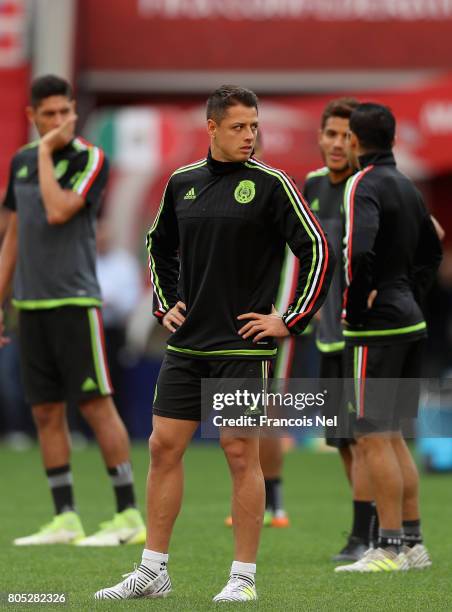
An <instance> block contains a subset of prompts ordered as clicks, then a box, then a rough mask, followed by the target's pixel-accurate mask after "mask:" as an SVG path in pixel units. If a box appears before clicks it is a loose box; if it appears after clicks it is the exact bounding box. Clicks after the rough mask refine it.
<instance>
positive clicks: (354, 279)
mask: <svg viewBox="0 0 452 612" xmlns="http://www.w3.org/2000/svg"><path fill="white" fill-rule="evenodd" d="M360 165H361V168H362V170H361V171H360V172H358V173H357V174H355V175H354V176H352V177H350V179H349V180H348V182H347V186H346V189H345V196H344V208H345V213H346V235H345V249H344V256H345V258H344V265H345V278H346V284H347V289H346V291H345V296H344V307H345V313H344V316H345V319H346V321H347V325H346V328H345V330H344V335H345V338H346V340H347V341H348V342H351V343H354V344H359V343H366V344H367V343H369V342H383V343H386V344H387V343H393V342H401V341H409V340H414V339H416V338H417V337H420V336H423V335H425V334H426V323H425V321H424V317H423V314H422V310H421V306H422V302H423V299H424V297H425V295H426V293H427V291H428V289H429V288H430V286H431V283H432V282H433V280H434V278H435V274H436V271H437V269H438V267H439V264H440V262H441V256H442V250H441V245H440V242H439V239H438V237H437V234H436V231H435V228H434V226H433V223H432V221H431V218H430V214H429V212H428V211H427V209H426V207H425V204H424V202H423V199H422V196H421V194H420V193H419V191H418V190H417V189H416V187H415V186H414V185H413V183H412V182H411V181H410V180H409V179H408V178H407V177H406V176H404V175H403V174H402V173H401V172H399V171H398V170H397V168H396V164H395V160H394V156H393V155H392V153H391V152H389V151H388V152H386V153H372V154H368V155H364V156H363V157H361V158H360ZM372 289H376V290H377V291H378V294H377V297H376V299H375V302H374V303H373V306H372V308H370V309H368V308H367V298H368V295H369V293H370V292H371V291H372Z"/></svg>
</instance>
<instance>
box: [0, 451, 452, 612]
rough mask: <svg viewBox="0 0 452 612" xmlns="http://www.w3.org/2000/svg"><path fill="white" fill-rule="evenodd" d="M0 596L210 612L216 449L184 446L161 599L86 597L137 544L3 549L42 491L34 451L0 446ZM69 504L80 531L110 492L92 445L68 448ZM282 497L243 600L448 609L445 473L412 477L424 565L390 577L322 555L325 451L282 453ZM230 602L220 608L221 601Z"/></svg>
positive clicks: (22, 530)
mask: <svg viewBox="0 0 452 612" xmlns="http://www.w3.org/2000/svg"><path fill="white" fill-rule="evenodd" d="M147 460H148V459H147V448H146V445H136V446H135V447H134V448H133V461H134V467H135V479H136V483H137V491H138V494H139V498H140V502H141V506H143V497H144V483H145V476H146V472H147ZM0 465H1V497H0V499H1V502H0V505H1V508H2V512H1V519H2V520H1V530H0V568H1V572H0V592H3V593H5V592H16V593H20V592H22V593H30V592H35V593H36V592H38V593H44V592H47V593H58V592H66V593H68V598H69V603H68V604H67V605H65V606H62V605H52V606H49V605H38V606H36V605H35V606H34V605H33V604H29V605H19V604H15V605H13V604H10V605H8V604H5V603H2V604H0V607H2V606H3V607H2V609H8V610H30V609H33V608H34V607H37V608H39V609H40V610H44V609H45V610H50V609H52V610H55V609H59V608H61V609H66V610H67V609H70V610H72V609H74V610H86V611H91V610H105V611H107V610H108V612H110V610H121V611H122V610H141V609H143V610H144V609H147V610H149V609H151V608H155V609H156V610H177V611H178V612H180V611H184V612H185V611H190V612H191V611H193V612H195V611H196V612H198V611H199V610H209V609H212V608H214V607H215V606H214V604H212V603H211V598H212V596H213V595H215V594H216V593H217V592H218V591H219V590H220V589H221V588H222V587H223V585H224V583H225V581H226V579H227V575H228V570H229V566H230V563H231V560H232V537H231V531H230V530H229V529H227V528H226V527H223V519H224V517H225V516H226V514H227V513H228V507H229V493H230V483H229V477H228V473H227V468H226V464H225V461H224V458H223V455H222V453H221V451H220V449H219V448H218V447H217V446H216V445H214V444H212V445H210V444H209V445H199V446H196V445H194V446H192V447H191V448H190V449H189V451H188V453H187V456H186V460H185V467H186V487H185V499H184V505H183V509H182V513H181V515H180V517H179V520H178V522H177V524H176V529H175V532H174V537H173V542H172V546H171V550H170V564H169V568H170V572H171V578H172V581H173V588H174V591H173V593H172V594H171V596H170V597H169V598H168V599H166V600H157V601H153V600H144V601H142V600H135V601H131V602H124V603H121V602H119V603H116V602H111V601H109V602H94V601H93V599H92V595H93V593H94V591H95V590H96V589H98V588H100V587H104V586H108V585H111V584H114V583H116V582H118V581H119V579H120V578H121V574H123V573H125V572H128V571H131V570H132V569H133V563H134V562H139V560H140V556H141V547H139V546H124V547H120V548H104V549H101V548H98V549H79V548H76V547H73V546H50V547H36V548H33V547H27V548H15V547H13V546H12V545H11V541H12V539H13V538H14V537H16V536H22V535H26V534H28V533H31V532H33V531H34V530H35V529H36V528H37V527H38V526H40V525H41V524H43V523H45V522H47V520H48V519H49V515H50V512H51V503H50V496H49V493H48V491H47V485H46V481H45V478H44V475H43V472H42V469H41V462H40V456H39V452H38V450H37V449H34V450H32V451H28V452H24V453H17V452H15V453H14V452H12V451H10V450H7V449H5V448H2V447H0ZM72 465H73V471H74V478H75V492H76V499H77V503H78V507H79V510H80V513H81V516H82V519H83V523H84V526H85V529H86V531H87V532H92V531H93V530H94V529H95V528H96V526H97V524H98V523H99V522H100V521H102V520H105V519H107V518H110V515H112V513H113V495H112V491H111V489H110V485H109V481H108V478H107V476H106V475H105V472H104V469H103V466H102V463H101V460H100V457H99V454H98V452H97V449H96V448H94V447H93V448H88V449H85V450H83V451H76V452H74V456H73V461H72ZM285 498H286V506H287V509H288V512H289V514H290V518H291V521H292V526H291V527H290V529H283V530H272V529H265V530H264V531H263V534H262V540H261V548H260V554H259V558H258V573H257V587H258V593H259V601H258V602H253V603H250V604H245V605H246V606H247V607H254V608H258V609H260V610H272V611H278V610H281V611H285V612H286V611H288V610H300V611H305V610H306V611H313V612H314V611H315V612H318V611H323V610H325V611H327V610H328V611H330V610H341V611H342V610H344V611H349V610H360V611H368V610H379V611H384V612H386V611H387V610H397V611H398V612H403V611H405V610H406V611H418V610H419V611H426V610H429V611H430V610H432V611H435V612H436V611H437V610H449V611H450V610H452V521H451V519H452V477H451V476H423V477H422V509H423V517H422V518H423V525H424V534H425V537H426V541H427V544H428V546H429V549H430V551H431V554H432V557H433V561H434V565H433V567H432V568H431V569H429V570H424V571H421V572H414V571H411V572H408V573H401V574H398V575H397V574H391V575H386V574H377V575H370V576H366V575H359V576H356V575H351V576H340V575H335V574H334V573H333V567H334V566H333V564H332V563H331V562H330V561H329V558H330V556H331V555H332V554H334V553H336V552H337V551H338V549H339V547H340V546H341V545H342V544H343V542H344V537H343V535H342V532H343V531H345V530H347V529H348V528H349V526H350V508H351V503H350V495H349V491H348V487H347V485H346V483H345V479H344V476H343V474H342V470H341V466H340V463H339V459H338V457H337V456H336V455H335V454H318V453H313V452H310V451H306V450H296V451H293V452H292V453H290V454H289V455H287V459H286V465H285ZM3 602H4V600H3ZM232 607H234V608H236V607H237V604H236V605H234V604H222V608H226V609H231V608H232Z"/></svg>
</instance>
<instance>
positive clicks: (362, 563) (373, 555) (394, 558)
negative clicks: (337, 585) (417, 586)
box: [334, 548, 410, 574]
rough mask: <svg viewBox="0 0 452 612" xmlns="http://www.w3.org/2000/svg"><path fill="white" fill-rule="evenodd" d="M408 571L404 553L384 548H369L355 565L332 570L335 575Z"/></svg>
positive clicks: (351, 564) (341, 566) (340, 566)
mask: <svg viewBox="0 0 452 612" xmlns="http://www.w3.org/2000/svg"><path fill="white" fill-rule="evenodd" d="M408 569H410V564H409V562H408V559H407V557H406V555H405V553H403V552H401V553H399V554H397V553H396V552H392V551H391V550H388V549H385V548H370V549H369V550H368V551H367V552H366V554H365V555H364V557H362V558H361V559H360V560H359V561H356V562H355V563H350V564H348V565H339V566H338V567H336V568H335V569H334V571H335V572H336V573H345V572H359V573H361V574H362V573H374V572H400V571H406V570H408Z"/></svg>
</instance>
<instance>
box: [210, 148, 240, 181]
mask: <svg viewBox="0 0 452 612" xmlns="http://www.w3.org/2000/svg"><path fill="white" fill-rule="evenodd" d="M243 166H244V164H243V163H242V162H222V161H218V160H216V159H214V158H213V157H212V153H211V152H210V149H209V153H208V154H207V167H208V168H209V170H210V171H211V172H212V174H220V175H221V174H230V173H231V172H235V171H236V170H240V169H241V168H243Z"/></svg>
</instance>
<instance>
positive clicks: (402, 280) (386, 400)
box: [336, 103, 441, 571]
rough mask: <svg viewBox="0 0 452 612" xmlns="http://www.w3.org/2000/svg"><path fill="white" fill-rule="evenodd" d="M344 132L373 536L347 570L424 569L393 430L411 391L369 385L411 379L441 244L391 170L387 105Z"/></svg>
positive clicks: (351, 341)
mask: <svg viewBox="0 0 452 612" xmlns="http://www.w3.org/2000/svg"><path fill="white" fill-rule="evenodd" d="M350 130H351V143H350V146H351V150H352V151H354V152H355V154H356V155H357V156H358V158H359V166H360V168H361V171H360V172H358V173H357V174H355V175H354V176H353V177H351V178H350V179H349V181H348V183H347V187H346V191H345V212H346V245H345V250H344V254H345V261H344V267H345V276H346V283H347V288H346V292H345V299H344V307H345V329H344V336H345V340H346V375H347V376H348V377H350V378H354V380H355V384H354V397H353V401H352V404H353V406H354V409H355V411H356V425H355V432H356V434H357V441H358V444H359V445H361V446H362V448H363V449H364V454H365V459H366V464H367V468H368V472H369V477H370V479H371V484H372V487H373V490H374V494H375V501H376V504H377V511H378V516H379V522H380V531H379V540H378V549H377V551H376V552H372V553H370V556H369V555H367V556H365V557H364V558H363V559H362V560H361V561H358V562H357V563H355V564H353V565H351V566H346V569H347V570H348V571H375V568H379V571H385V570H386V571H388V570H398V569H406V568H407V567H408V568H409V567H417V568H422V567H427V566H428V565H429V564H431V561H430V559H429V556H428V553H427V550H426V549H425V547H424V546H423V544H422V538H421V535H420V523H419V507H418V476H417V471H416V467H415V465H414V463H413V460H412V458H411V455H410V453H409V450H408V448H407V446H406V444H405V441H404V440H403V437H402V435H401V433H400V425H401V421H402V420H403V419H404V418H406V417H415V416H416V414H417V409H418V385H416V388H413V385H407V384H403V385H402V384H401V383H398V384H396V383H395V381H394V380H392V381H381V384H378V382H374V381H373V380H372V379H388V378H391V379H404V378H409V379H417V378H419V376H420V349H421V344H422V338H423V337H425V335H426V323H425V320H424V316H423V314H422V309H421V305H422V301H423V298H424V296H425V294H426V292H427V291H428V289H429V287H430V285H431V283H432V281H433V279H434V277H435V274H436V271H437V269H438V266H439V264H440V261H441V246H440V243H439V239H438V237H437V234H436V230H435V228H434V225H433V223H432V220H431V218H430V215H429V213H428V211H427V209H426V207H425V205H424V202H423V200H422V197H421V195H420V193H419V192H418V190H417V189H416V188H415V187H414V185H413V183H412V182H411V181H410V180H409V179H408V178H407V177H406V176H404V175H403V174H401V173H400V172H399V171H398V170H397V167H396V163H395V160H394V157H393V154H392V150H391V149H392V144H393V140H394V133H395V119H394V117H393V115H392V113H391V112H390V111H389V109H387V108H386V107H384V106H380V105H378V104H370V103H369V104H362V105H360V106H359V107H358V108H357V109H355V110H354V111H353V113H352V115H351V118H350ZM402 499H403V501H402ZM402 521H403V532H402ZM402 538H403V540H402ZM402 542H403V544H404V547H403V551H402V548H401V546H402ZM363 568H365V569H363ZM366 568H367V569H366ZM338 569H339V568H336V571H337V570H338Z"/></svg>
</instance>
